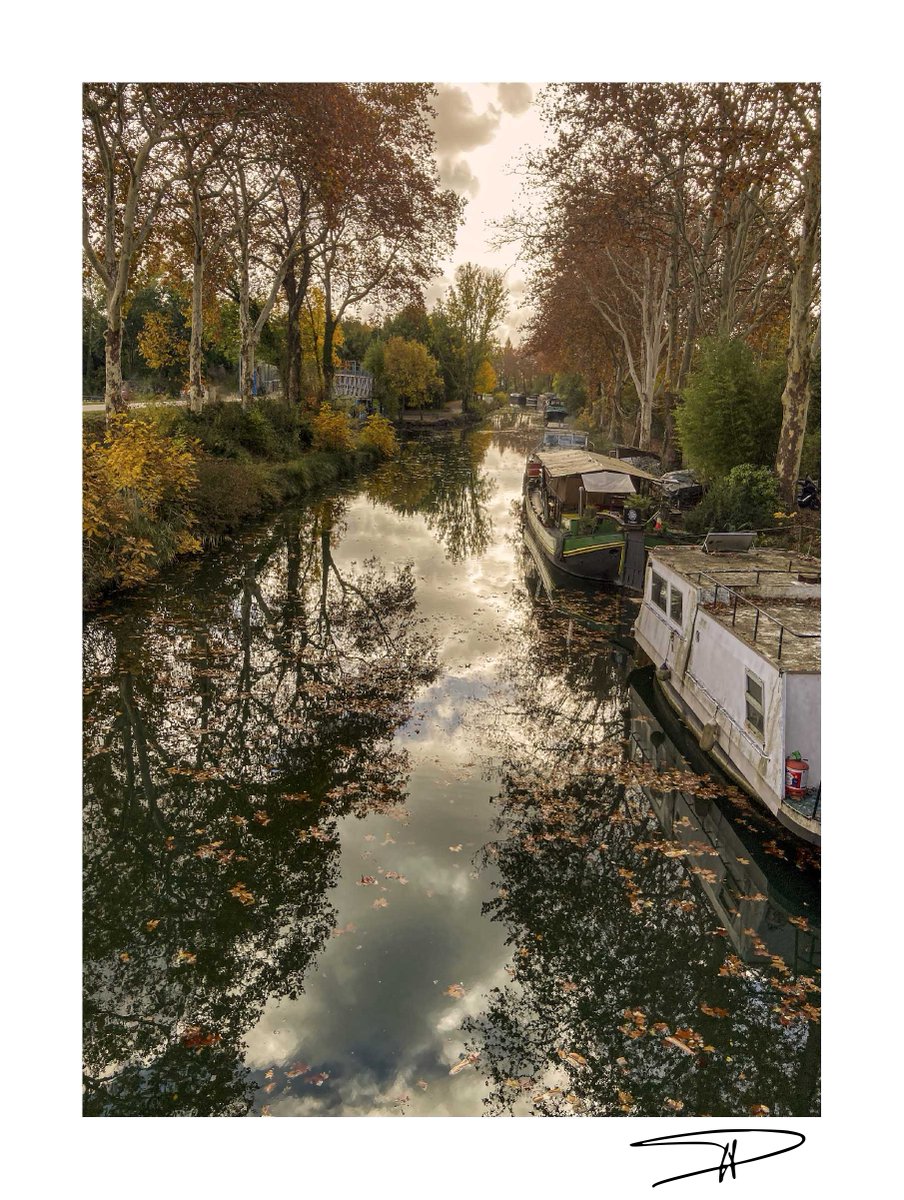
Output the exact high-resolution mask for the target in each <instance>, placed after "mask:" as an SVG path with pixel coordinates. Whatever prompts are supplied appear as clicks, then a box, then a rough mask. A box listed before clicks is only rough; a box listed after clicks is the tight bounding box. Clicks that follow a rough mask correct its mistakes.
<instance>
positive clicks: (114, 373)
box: [104, 308, 128, 421]
mask: <svg viewBox="0 0 904 1200" xmlns="http://www.w3.org/2000/svg"><path fill="white" fill-rule="evenodd" d="M104 368H105V378H104V408H105V410H106V415H107V420H108V421H109V419H110V417H111V416H112V415H113V414H114V413H121V412H125V411H126V408H127V407H128V405H127V404H126V401H125V397H124V395H123V387H122V312H121V311H120V310H119V308H113V309H112V310H111V309H109V308H108V309H107V328H106V330H105V331H104Z"/></svg>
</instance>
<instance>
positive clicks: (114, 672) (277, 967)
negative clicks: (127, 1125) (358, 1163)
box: [84, 508, 435, 1115]
mask: <svg viewBox="0 0 904 1200" xmlns="http://www.w3.org/2000/svg"><path fill="white" fill-rule="evenodd" d="M340 516H341V514H340V513H339V512H338V511H336V510H335V508H334V509H333V510H332V511H330V510H329V509H327V508H320V509H318V510H316V511H313V512H310V513H306V514H304V515H303V516H302V517H299V516H297V515H295V516H288V515H286V516H283V517H281V518H280V519H278V520H277V521H275V522H274V523H273V524H272V525H271V526H270V527H269V528H268V529H267V530H266V531H265V532H264V533H262V534H259V535H255V536H252V537H249V538H246V539H244V540H243V542H242V543H241V544H240V545H238V546H237V547H235V548H234V550H233V551H232V552H231V553H230V554H229V555H228V556H222V557H218V558H217V559H216V560H215V561H213V562H211V561H207V562H205V563H202V564H201V566H200V568H199V569H198V570H197V572H196V574H195V578H194V580H193V581H192V583H191V584H190V585H189V586H188V587H186V588H184V590H183V589H181V588H180V587H179V586H178V584H175V585H174V584H168V583H164V584H161V585H160V586H159V588H158V589H157V591H156V594H154V595H150V594H149V595H148V596H144V597H140V598H138V599H137V600H136V601H134V602H133V604H131V605H130V606H129V607H128V608H126V609H125V610H123V612H122V613H121V614H118V615H115V614H114V615H112V616H111V617H110V618H109V619H106V620H105V619H99V620H96V621H94V622H92V623H91V624H90V625H89V626H88V628H87V632H86V650H85V665H86V673H87V686H86V730H87V752H86V754H87V757H86V783H87V792H88V797H87V804H86V810H85V825H84V831H85V942H84V946H85V1020H86V1035H85V1111H86V1112H87V1113H89V1114H94V1115H115V1114H121V1115H128V1114H132V1115H156V1114H168V1115H178V1114H185V1113H199V1114H210V1115H215V1114H216V1115H235V1114H239V1113H243V1112H245V1111H247V1109H248V1106H249V1104H250V1101H251V1097H252V1094H253V1092H254V1090H255V1085H254V1084H253V1083H251V1082H250V1081H249V1078H248V1073H247V1071H246V1070H245V1069H244V1068H243V1066H242V1056H243V1049H244V1047H243V1038H244V1036H245V1033H246V1031H247V1030H248V1029H249V1028H250V1027H251V1026H252V1025H253V1024H254V1022H255V1021H256V1020H257V1019H258V1018H259V1017H260V1014H261V1011H262V1008H263V1005H264V1003H265V1002H266V1001H267V999H268V998H270V997H275V996H289V997H292V996H295V995H296V994H297V993H298V992H299V991H300V990H301V989H302V981H303V978H304V974H305V971H306V970H307V968H308V966H309V964H310V962H311V960H312V959H313V958H314V956H315V955H316V954H317V953H318V952H319V951H320V949H321V948H322V946H323V944H324V942H325V940H326V938H327V937H328V936H329V933H330V930H331V928H332V926H333V924H334V917H335V914H334V912H333V910H332V907H331V906H330V905H329V903H328V901H327V899H326V892H327V890H328V889H329V887H330V886H332V885H333V884H334V883H335V881H336V877H337V870H338V865H337V864H338V852H339V847H338V841H337V835H336V822H337V820H338V818H339V817H341V816H343V815H345V814H347V813H350V812H357V813H361V814H364V813H365V812H368V811H372V810H373V809H374V808H375V807H376V808H378V809H380V810H383V811H390V812H391V811H394V810H395V808H396V807H397V806H399V805H400V804H402V803H403V801H404V799H405V783H406V779H407V772H408V763H407V758H406V756H405V755H404V754H400V753H398V752H394V751H393V750H392V748H391V740H392V735H393V731H394V729H395V728H396V727H397V726H398V725H399V723H401V722H403V721H404V720H406V719H407V718H408V716H409V715H410V712H411V704H412V698H413V695H414V692H415V690H416V689H417V687H419V686H420V685H421V684H422V683H424V682H427V681H429V680H430V679H432V678H433V676H434V674H435V667H434V656H433V649H432V645H431V643H430V641H429V640H428V639H427V638H426V636H425V635H424V634H423V633H422V632H421V630H420V627H419V620H418V618H417V616H416V611H415V610H416V601H415V587H414V580H413V578H412V574H411V571H410V569H401V570H398V571H396V572H395V573H394V574H393V575H387V574H385V573H384V572H383V571H382V569H381V568H380V567H379V566H378V565H377V563H376V562H368V563H365V564H364V566H363V568H362V569H360V570H358V571H357V572H355V573H354V574H352V573H350V572H346V571H344V570H342V569H340V568H339V566H338V565H337V564H336V562H335V561H334V558H333V555H332V547H331V540H332V539H333V538H334V537H335V532H334V531H335V528H336V526H337V523H338V521H339V518H340Z"/></svg>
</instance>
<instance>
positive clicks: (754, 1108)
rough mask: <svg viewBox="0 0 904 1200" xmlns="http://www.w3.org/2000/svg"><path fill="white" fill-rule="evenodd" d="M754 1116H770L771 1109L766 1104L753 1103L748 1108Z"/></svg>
mask: <svg viewBox="0 0 904 1200" xmlns="http://www.w3.org/2000/svg"><path fill="white" fill-rule="evenodd" d="M748 1111H749V1113H750V1115H751V1116H752V1117H768V1116H769V1109H768V1107H767V1106H766V1105H765V1104H751V1106H750V1108H749V1109H748Z"/></svg>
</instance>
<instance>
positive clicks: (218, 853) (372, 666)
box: [85, 431, 819, 1116]
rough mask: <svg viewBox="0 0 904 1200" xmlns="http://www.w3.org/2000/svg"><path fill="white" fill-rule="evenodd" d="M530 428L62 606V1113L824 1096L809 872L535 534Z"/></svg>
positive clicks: (526, 1106) (426, 461)
mask: <svg viewBox="0 0 904 1200" xmlns="http://www.w3.org/2000/svg"><path fill="white" fill-rule="evenodd" d="M518 437H521V438H522V441H523V435H521V434H519V433H517V431H516V432H515V433H513V434H512V435H511V439H510V440H511V444H510V443H509V441H506V442H505V443H504V444H503V441H502V440H501V439H500V438H499V437H495V438H494V440H493V441H492V442H488V436H487V435H486V434H481V435H479V436H475V435H469V436H466V437H461V438H457V437H453V438H443V439H436V440H432V441H430V442H427V441H424V442H420V443H418V444H416V445H412V446H409V447H407V448H406V449H405V451H404V454H403V456H402V458H401V459H400V461H399V463H397V464H394V465H391V466H390V467H389V468H387V469H386V470H385V471H383V472H381V473H380V474H379V475H378V476H376V477H375V478H372V479H371V480H369V481H367V483H366V486H363V487H362V488H360V489H359V490H357V491H356V490H355V489H347V490H345V491H343V492H340V493H337V494H335V495H333V496H331V497H329V498H327V499H325V500H324V501H323V502H321V503H319V504H317V505H315V506H313V507H311V508H308V509H305V510H303V511H300V512H292V511H286V512H284V513H282V514H280V515H279V516H278V517H277V518H274V519H272V520H270V521H268V522H266V523H264V524H263V525H261V526H260V527H259V528H257V529H255V530H253V531H250V532H249V533H248V534H247V536H246V537H245V538H244V539H243V540H241V541H240V542H238V543H236V544H235V545H233V546H232V547H230V548H228V549H225V550H223V551H222V552H220V553H218V554H217V555H214V556H210V557H208V558H205V559H204V560H202V561H200V562H198V563H195V564H187V565H185V566H184V567H182V568H180V569H179V570H178V571H175V572H173V573H172V574H171V575H169V576H167V578H166V580H165V581H163V582H162V583H160V584H159V585H158V586H157V587H156V588H153V589H148V590H147V591H145V592H143V593H142V594H141V595H140V596H139V597H136V598H135V599H133V600H130V601H127V602H122V603H120V604H117V605H113V606H111V607H110V609H109V610H108V611H107V612H106V613H104V614H101V616H100V617H99V618H97V619H95V620H92V621H91V622H90V623H89V624H88V626H87V627H86V640H85V645H86V650H85V669H86V687H85V693H86V698H85V702H86V739H87V747H86V771H85V775H86V785H87V793H88V795H87V803H86V815H85V870H86V884H85V902H86V906H85V959H86V966H85V1020H86V1035H85V1059H86V1065H85V1111H86V1112H87V1113H89V1114H92V1115H180V1114H188V1113H197V1114H201V1115H242V1114H245V1113H259V1114H262V1115H273V1116H283V1115H287V1116H289V1115H309V1114H310V1115H365V1114H366V1115H371V1114H380V1115H401V1114H404V1113H412V1114H416V1115H473V1114H477V1113H487V1114H503V1113H509V1112H514V1113H519V1114H521V1113H525V1114H526V1113H544V1114H562V1115H573V1114H580V1113H591V1114H602V1113H614V1114H621V1113H625V1112H628V1113H653V1114H659V1113H668V1112H673V1111H679V1108H678V1107H677V1106H679V1105H683V1108H681V1109H680V1111H682V1112H683V1113H684V1114H685V1115H691V1114H703V1113H712V1114H719V1115H724V1114H733V1115H747V1112H748V1109H749V1108H750V1107H751V1106H752V1105H755V1104H763V1105H766V1106H768V1107H769V1108H770V1109H771V1111H772V1113H773V1114H774V1115H778V1114H790V1113H795V1114H803V1113H810V1112H814V1111H816V1110H817V1107H818V1090H817V1065H818V1049H817V1033H818V1026H817V1025H816V1023H815V1018H816V1016H817V1013H816V1009H815V1004H816V1002H817V1000H816V992H815V987H811V986H810V985H811V984H814V985H815V981H816V979H817V978H818V975H817V969H818V968H817V964H818V944H817V939H818V928H819V912H818V894H817V891H816V885H815V883H814V873H815V857H814V856H813V854H812V852H810V851H807V850H803V849H799V848H797V847H796V846H795V845H793V844H792V843H790V842H789V841H787V839H785V838H784V837H783V835H782V834H781V832H780V831H779V830H778V829H777V827H774V826H773V825H772V824H771V823H770V822H769V821H768V820H767V819H766V818H763V817H761V816H760V815H759V814H758V812H757V811H755V810H754V809H753V807H752V806H751V805H749V804H748V803H747V802H746V801H745V800H744V798H743V797H740V796H738V795H737V794H733V793H732V792H731V790H730V789H726V788H725V785H724V784H723V782H722V781H720V780H714V779H712V778H711V777H710V776H708V775H706V773H705V772H704V771H702V770H701V763H699V762H697V761H695V760H694V758H693V754H692V750H690V749H688V748H686V747H682V746H680V745H679V744H678V743H679V739H678V736H677V731H675V730H674V729H672V728H671V727H670V726H669V725H668V723H667V720H666V718H665V716H664V714H662V713H660V712H659V710H658V708H657V706H656V701H655V694H654V693H652V692H651V691H650V689H649V686H648V685H649V680H645V677H643V676H639V675H638V674H637V672H636V671H635V667H634V662H633V660H632V658H631V654H630V646H631V643H630V640H629V638H628V631H629V629H630V625H631V622H632V619H633V617H634V613H635V607H634V606H635V604H636V602H635V601H632V600H630V599H629V598H625V597H623V596H621V595H620V594H619V593H612V594H609V595H605V594H602V593H600V592H599V591H598V590H596V589H588V590H584V591H582V590H580V589H573V588H572V589H569V591H568V592H567V593H565V592H556V591H555V590H554V585H553V584H551V582H550V581H549V580H547V579H545V578H544V577H543V576H542V575H541V573H540V569H539V566H538V565H537V564H534V563H533V560H532V559H531V558H530V557H529V556H528V555H526V554H525V553H524V551H523V544H522V537H521V531H520V526H519V521H518V504H517V501H518V499H519V497H520V488H521V475H522V470H523V461H524V455H523V447H519V446H518V445H516V444H515V440H517V438H518ZM374 555H377V556H378V557H374ZM726 790H727V793H728V794H727V796H726V795H723V793H725V792H726ZM780 855H784V857H779V856H780ZM467 1054H472V1055H476V1056H478V1057H476V1058H474V1059H473V1060H471V1061H470V1062H467V1063H466V1065H465V1066H464V1067H463V1069H462V1070H460V1071H454V1068H455V1067H456V1064H457V1063H460V1062H463V1061H464V1058H465V1056H466V1055H467ZM453 1071H454V1073H453Z"/></svg>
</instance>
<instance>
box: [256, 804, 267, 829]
mask: <svg viewBox="0 0 904 1200" xmlns="http://www.w3.org/2000/svg"><path fill="white" fill-rule="evenodd" d="M254 819H255V821H257V823H258V824H259V825H269V824H270V818H269V817H268V816H267V814H266V812H265V811H264V809H262V808H257V809H255V810H254Z"/></svg>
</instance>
